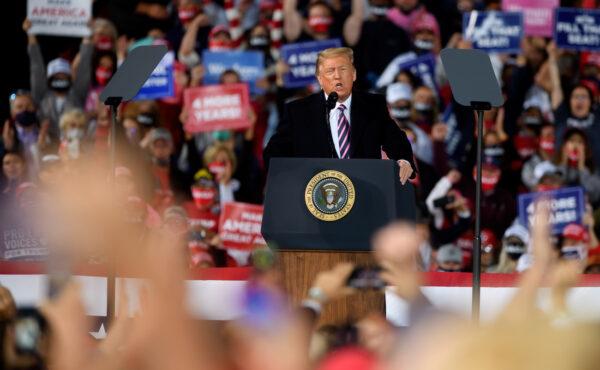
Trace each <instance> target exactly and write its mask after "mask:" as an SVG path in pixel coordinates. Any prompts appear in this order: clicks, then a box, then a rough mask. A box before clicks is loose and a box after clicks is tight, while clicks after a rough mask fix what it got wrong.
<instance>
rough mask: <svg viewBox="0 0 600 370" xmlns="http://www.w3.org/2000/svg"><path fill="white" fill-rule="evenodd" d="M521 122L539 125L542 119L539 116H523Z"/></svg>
mask: <svg viewBox="0 0 600 370" xmlns="http://www.w3.org/2000/svg"><path fill="white" fill-rule="evenodd" d="M523 123H524V124H526V125H530V126H539V125H540V124H541V123H542V119H541V118H540V117H539V116H524V117H523Z"/></svg>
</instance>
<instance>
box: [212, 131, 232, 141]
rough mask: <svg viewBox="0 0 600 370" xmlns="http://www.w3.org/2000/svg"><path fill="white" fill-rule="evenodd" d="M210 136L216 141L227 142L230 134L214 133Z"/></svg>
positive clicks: (225, 132)
mask: <svg viewBox="0 0 600 370" xmlns="http://www.w3.org/2000/svg"><path fill="white" fill-rule="evenodd" d="M212 136H213V138H214V139H215V140H217V141H227V140H229V139H230V138H231V132H229V131H214V132H213V134H212Z"/></svg>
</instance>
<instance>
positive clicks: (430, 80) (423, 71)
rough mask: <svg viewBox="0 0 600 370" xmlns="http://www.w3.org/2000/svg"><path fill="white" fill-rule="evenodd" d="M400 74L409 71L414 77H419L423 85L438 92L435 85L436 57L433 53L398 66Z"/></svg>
mask: <svg viewBox="0 0 600 370" xmlns="http://www.w3.org/2000/svg"><path fill="white" fill-rule="evenodd" d="M397 68H398V72H400V71H404V70H409V71H410V72H411V73H412V74H413V75H415V76H417V77H419V78H420V79H421V81H423V84H425V85H426V86H427V87H429V88H431V89H433V90H434V91H437V85H436V84H435V56H434V55H433V54H431V53H429V54H425V55H421V56H420V57H417V58H414V59H409V60H406V61H403V62H401V63H399V64H398V66H397Z"/></svg>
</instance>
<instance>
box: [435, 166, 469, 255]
mask: <svg viewBox="0 0 600 370" xmlns="http://www.w3.org/2000/svg"><path fill="white" fill-rule="evenodd" d="M460 180H461V174H460V172H458V171H457V170H454V169H453V170H450V171H449V172H448V174H446V176H444V177H442V178H441V179H440V180H439V181H438V182H437V184H436V185H435V186H434V187H433V189H432V190H431V192H430V193H429V195H428V196H427V199H426V200H425V204H426V205H427V209H428V211H429V213H431V215H432V216H433V228H432V230H431V241H432V245H433V246H442V245H444V244H448V243H453V242H455V241H456V239H458V237H459V236H460V235H461V234H463V233H464V232H465V231H467V230H468V229H469V227H470V225H471V210H470V209H469V205H468V201H467V199H466V198H465V197H464V196H463V195H462V194H461V193H460V192H459V191H458V190H456V189H454V187H455V186H456V185H457V184H458V183H459V182H460Z"/></svg>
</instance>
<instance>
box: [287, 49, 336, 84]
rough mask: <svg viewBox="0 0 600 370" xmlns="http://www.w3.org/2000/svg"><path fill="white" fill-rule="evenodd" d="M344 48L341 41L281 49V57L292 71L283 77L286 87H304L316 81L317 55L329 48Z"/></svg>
mask: <svg viewBox="0 0 600 370" xmlns="http://www.w3.org/2000/svg"><path fill="white" fill-rule="evenodd" d="M340 46H342V42H341V41H340V40H339V39H332V40H324V41H311V42H302V43H297V44H286V45H283V47H282V48H281V57H282V58H283V60H284V61H285V63H286V64H287V65H288V66H289V68H290V71H289V72H288V73H286V74H285V75H284V76H283V82H284V85H285V86H286V87H303V86H306V85H310V84H311V83H314V82H315V81H316V78H315V66H316V63H317V54H319V52H320V51H321V50H324V49H327V48H337V47H340Z"/></svg>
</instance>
